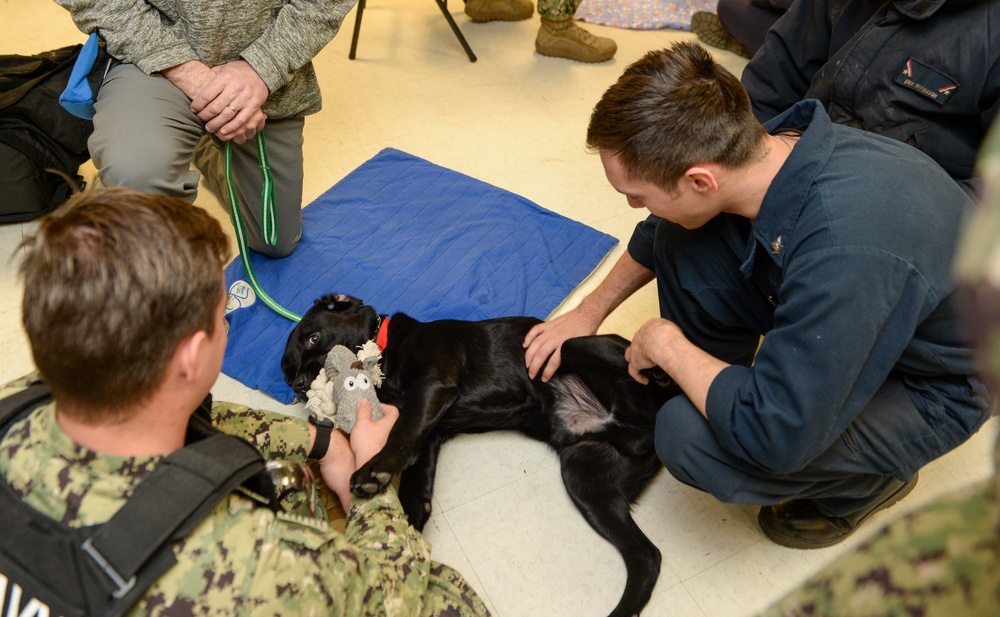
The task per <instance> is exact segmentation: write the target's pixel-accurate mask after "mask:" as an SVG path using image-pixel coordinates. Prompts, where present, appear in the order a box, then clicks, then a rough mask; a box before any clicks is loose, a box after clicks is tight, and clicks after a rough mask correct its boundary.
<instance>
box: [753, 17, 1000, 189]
mask: <svg viewBox="0 0 1000 617" xmlns="http://www.w3.org/2000/svg"><path fill="white" fill-rule="evenodd" d="M997 32H1000V0H893V1H891V2H887V1H886V0H804V1H801V2H795V3H794V4H793V5H792V7H791V8H790V9H789V10H788V12H787V13H785V15H783V16H782V18H781V19H780V20H778V22H777V23H776V24H775V25H774V26H773V27H772V28H771V29H770V30H769V31H768V33H767V35H766V37H765V39H764V46H763V47H761V49H760V51H759V52H758V53H757V54H756V55H755V56H754V58H753V59H752V60H751V61H750V63H749V64H748V65H747V67H746V69H745V70H744V71H743V77H742V82H743V85H744V87H746V90H747V93H748V94H749V95H750V100H751V101H752V102H753V110H754V114H756V116H757V119H759V120H760V121H761V122H766V121H767V120H770V119H771V118H774V117H775V116H777V115H778V114H780V113H782V112H783V111H785V110H786V109H788V108H789V107H791V106H792V105H794V104H795V103H797V102H799V101H802V100H805V99H818V100H820V101H821V102H822V103H823V106H824V107H825V108H826V111H827V113H828V114H829V115H830V117H831V118H833V121H834V122H836V123H837V124H844V125H847V126H853V127H857V128H860V129H864V130H866V131H870V132H872V133H877V134H879V135H885V136H886V137H892V138H893V139H896V140H899V141H902V142H905V143H908V144H910V145H911V146H914V147H916V148H918V149H920V150H923V151H924V152H926V153H927V154H929V155H930V157H931V158H933V159H934V160H935V161H937V162H938V164H939V165H941V166H942V167H944V168H945V170H946V171H947V172H948V173H949V174H951V176H952V177H953V178H955V179H956V180H958V181H960V182H963V183H965V184H967V185H970V186H972V185H973V184H974V183H971V182H970V181H969V179H970V178H972V177H973V169H974V165H975V161H976V152H977V151H978V150H979V144H980V143H981V142H982V140H983V137H984V136H985V135H986V131H987V129H988V128H989V127H990V125H991V124H992V123H993V120H994V119H995V118H996V117H997V112H998V111H1000V37H998V36H997Z"/></svg>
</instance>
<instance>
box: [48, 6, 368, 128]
mask: <svg viewBox="0 0 1000 617" xmlns="http://www.w3.org/2000/svg"><path fill="white" fill-rule="evenodd" d="M355 2H356V0H56V3H57V4H59V5H60V6H62V7H64V8H65V9H67V10H68V11H69V12H70V14H71V15H72V16H73V21H74V22H75V23H76V25H77V27H78V28H79V29H80V30H82V31H83V32H93V31H94V30H99V31H100V34H101V37H102V38H103V39H104V40H105V41H106V42H107V45H108V52H109V53H110V54H111V55H112V56H114V57H115V58H118V59H120V60H122V61H123V62H129V63H132V64H135V65H136V66H137V67H139V68H140V69H141V70H143V71H144V72H146V73H147V74H152V73H156V72H158V71H161V70H163V69H167V68H170V67H172V66H176V65H178V64H182V63H184V62H188V61H190V60H201V61H202V62H204V63H205V64H207V65H208V66H217V65H219V64H223V63H225V62H231V61H233V60H239V59H243V60H246V61H247V62H249V63H250V65H251V66H253V68H254V69H255V70H256V71H257V73H258V74H259V75H260V76H261V78H262V79H263V80H264V83H265V84H267V87H268V88H269V89H270V91H271V94H270V96H269V97H268V99H267V101H266V102H265V103H264V106H263V111H264V113H266V114H267V115H268V116H269V117H272V118H288V117H292V116H302V115H306V114H311V113H315V112H317V111H319V109H320V106H321V104H322V101H321V98H320V92H319V84H318V83H317V81H316V73H315V71H314V70H313V66H312V58H313V57H314V56H315V55H316V54H318V53H319V52H320V50H321V49H323V47H324V46H325V45H326V44H327V43H329V42H330V39H332V38H333V37H334V35H335V34H337V31H338V30H339V29H340V24H341V23H342V22H343V20H344V16H345V15H346V14H347V12H348V11H349V10H351V7H353V6H354V3H355Z"/></svg>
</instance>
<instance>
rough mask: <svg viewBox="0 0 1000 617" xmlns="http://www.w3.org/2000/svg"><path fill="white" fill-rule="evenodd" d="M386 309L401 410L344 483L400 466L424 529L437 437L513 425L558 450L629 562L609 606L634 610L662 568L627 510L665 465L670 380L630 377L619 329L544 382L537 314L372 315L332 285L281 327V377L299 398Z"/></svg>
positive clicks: (580, 498)
mask: <svg viewBox="0 0 1000 617" xmlns="http://www.w3.org/2000/svg"><path fill="white" fill-rule="evenodd" d="M386 319H389V321H388V328H387V330H388V340H387V343H386V345H385V348H384V350H383V352H382V353H383V360H382V362H383V363H382V371H383V372H384V373H385V379H384V381H383V383H382V386H381V387H380V388H379V391H378V396H379V400H381V401H382V402H385V403H389V404H391V405H396V406H397V407H399V410H400V414H399V419H398V420H397V421H396V424H395V426H393V428H392V431H391V432H390V434H389V438H388V442H387V443H386V446H385V448H383V450H382V451H381V452H380V453H379V454H378V455H376V456H375V457H373V458H372V459H371V460H370V461H369V462H368V463H367V464H366V465H365V466H364V467H362V468H361V469H359V470H358V471H357V472H356V473H355V474H354V476H353V477H352V478H351V490H352V491H353V492H354V493H355V494H356V495H360V496H365V495H372V494H375V493H377V492H379V491H381V490H383V489H384V488H385V487H386V485H388V484H389V482H391V481H392V478H393V477H394V476H395V475H396V474H397V473H402V477H401V480H400V488H399V497H400V501H401V502H402V504H403V509H404V511H405V512H406V515H407V517H409V520H410V522H411V523H412V524H413V525H414V527H416V528H417V529H423V526H424V524H425V523H426V522H427V519H428V518H429V517H430V508H431V491H432V489H433V484H434V470H435V466H436V464H437V457H438V452H439V450H440V447H441V444H442V443H443V442H444V441H445V440H446V439H448V438H449V437H452V436H454V435H456V434H458V433H477V432H484V431H492V430H500V429H514V430H518V431H521V432H522V433H524V434H526V435H528V436H529V437H533V438H535V439H538V440H541V441H544V442H546V443H548V444H549V445H551V446H552V447H553V448H555V449H556V451H557V452H558V453H559V460H560V462H561V464H562V477H563V483H564V484H565V486H566V490H567V491H568V492H569V495H570V497H571V498H572V500H573V503H575V504H576V507H577V508H578V509H579V510H580V512H581V513H582V514H583V516H584V518H586V519H587V522H589V523H590V525H591V526H592V527H593V528H594V529H596V530H597V532H598V533H600V534H601V535H602V536H604V538H605V539H607V540H608V541H609V542H611V543H612V544H613V545H614V546H615V547H616V548H617V549H618V550H619V552H620V553H621V555H622V558H623V559H624V560H625V568H626V571H627V575H628V580H627V583H626V586H625V591H624V593H623V594H622V597H621V599H620V600H619V602H618V606H617V607H615V610H614V611H613V612H612V613H611V615H612V616H624V615H635V614H638V613H639V611H640V610H641V609H642V608H643V607H644V606H645V605H646V602H648V601H649V596H650V594H651V593H652V590H653V586H654V584H655V583H656V579H657V577H658V576H659V572H660V551H659V550H658V549H657V548H656V546H655V545H653V543H652V542H650V540H649V538H647V537H646V536H645V534H643V533H642V531H641V530H640V529H639V527H638V525H636V523H635V521H634V520H633V519H632V513H631V504H632V503H633V502H634V501H635V500H636V499H637V498H638V497H639V495H640V494H641V493H642V491H643V490H644V489H645V488H646V486H647V485H648V484H649V482H650V481H651V480H652V479H653V477H654V476H655V475H656V473H657V471H659V469H660V468H661V467H660V463H659V461H658V460H657V458H656V453H655V450H654V446H653V421H654V417H655V412H656V409H658V408H659V406H660V405H661V404H662V403H663V402H664V401H665V400H666V398H667V397H668V396H669V395H670V394H671V390H670V389H669V388H663V387H660V386H656V385H652V386H643V385H641V384H639V383H638V382H636V381H635V380H634V379H632V377H631V376H629V374H628V364H627V363H626V361H625V357H624V352H625V348H626V347H627V346H628V341H627V340H625V339H623V338H621V337H618V336H591V337H584V338H577V339H570V340H568V341H566V343H564V344H563V346H562V363H561V365H560V367H559V370H558V371H557V372H556V374H555V376H554V377H553V378H552V379H551V380H550V381H549V382H548V383H543V382H542V381H541V380H540V379H535V380H531V379H529V378H528V374H527V370H526V369H525V364H524V349H523V348H522V342H523V341H524V337H525V335H526V334H527V333H528V330H530V329H531V328H532V326H534V325H535V324H537V323H539V321H538V320H537V319H534V318H530V317H505V318H500V319H490V320H486V321H478V322H472V321H455V320H441V321H430V322H426V323H424V322H419V321H417V320H415V319H413V318H411V317H409V316H407V315H405V314H402V313H397V314H395V315H392V317H391V318H387V317H385V316H380V315H378V314H377V313H376V311H375V309H373V308H371V307H369V306H366V305H365V304H364V303H363V302H362V301H361V300H359V299H357V298H353V297H351V296H345V295H332V294H328V295H325V296H323V298H321V299H319V300H317V301H316V302H315V304H314V305H313V306H312V307H311V308H310V309H309V310H308V311H307V312H306V314H305V315H303V316H302V321H301V322H300V323H299V324H298V325H297V326H296V327H295V329H293V330H292V332H291V334H290V335H289V337H288V343H287V345H286V347H285V353H284V356H283V357H282V360H281V368H282V371H283V372H284V374H285V380H286V381H287V382H288V383H289V385H291V386H292V388H293V390H295V392H296V393H297V394H298V395H299V396H300V397H302V398H303V399H304V398H305V394H306V392H307V390H308V389H309V386H310V384H311V383H312V381H313V379H315V378H316V376H317V375H318V374H319V371H320V369H321V368H322V367H323V365H324V361H325V359H326V355H327V353H328V352H329V351H330V349H332V348H333V347H334V346H335V345H344V346H346V347H347V348H349V349H357V348H358V347H360V346H361V345H362V344H363V343H364V342H365V341H368V340H372V339H375V337H376V333H377V332H378V331H379V329H380V324H381V323H382V322H383V321H384V320H386Z"/></svg>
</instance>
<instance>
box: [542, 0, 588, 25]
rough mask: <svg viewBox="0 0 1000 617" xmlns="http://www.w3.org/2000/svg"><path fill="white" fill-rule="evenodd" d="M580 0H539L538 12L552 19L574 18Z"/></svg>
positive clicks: (545, 17) (564, 19) (543, 16)
mask: <svg viewBox="0 0 1000 617" xmlns="http://www.w3.org/2000/svg"><path fill="white" fill-rule="evenodd" d="M578 6H580V0H538V14H539V15H540V16H541V17H542V18H543V19H548V20H551V21H566V20H567V19H572V18H573V14H574V13H576V7H578Z"/></svg>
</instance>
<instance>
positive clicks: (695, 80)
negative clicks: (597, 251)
mask: <svg viewBox="0 0 1000 617" xmlns="http://www.w3.org/2000/svg"><path fill="white" fill-rule="evenodd" d="M765 135H766V133H765V131H764V127H762V126H761V124H760V122H758V121H757V119H756V118H755V117H754V115H753V113H752V111H751V108H750V98H749V97H748V96H747V93H746V90H744V89H743V85H742V84H740V81H739V80H738V79H736V77H735V76H734V75H733V74H732V73H730V72H729V71H727V70H726V69H725V68H723V67H722V66H720V65H719V64H718V63H716V62H715V60H713V59H712V56H711V55H710V54H709V53H708V52H707V51H705V49H704V48H702V47H701V46H700V45H697V44H694V43H678V44H675V45H674V46H673V47H671V48H669V49H663V50H659V51H652V52H650V53H648V54H646V55H645V56H644V57H643V58H641V59H640V60H638V61H637V62H635V63H634V64H632V65H631V66H629V67H628V68H627V69H625V72H624V73H623V74H622V76H621V77H620V78H618V81H617V82H616V83H615V84H614V85H613V86H611V87H610V88H608V90H607V91H606V92H605V93H604V96H602V97H601V100H600V101H599V102H598V103H597V106H596V107H595V108H594V112H593V114H592V115H591V117H590V126H589V127H588V129H587V145H588V146H590V147H591V148H594V149H597V150H603V151H607V152H610V153H613V154H616V155H617V156H618V159H619V161H620V162H621V164H622V167H623V169H624V170H625V172H626V173H627V174H628V175H629V177H631V178H633V179H637V180H642V181H645V182H651V183H653V184H655V185H657V186H658V187H660V188H662V189H664V190H667V191H672V190H674V189H675V188H676V186H677V181H678V180H680V179H681V178H682V177H683V176H684V173H685V172H686V171H687V170H688V169H690V168H691V167H693V166H696V165H698V164H704V163H717V164H720V165H722V166H724V167H727V168H730V169H736V168H739V167H742V166H744V165H746V164H748V163H750V162H752V161H754V160H757V159H759V157H761V156H762V155H763V149H762V144H763V141H764V138H765Z"/></svg>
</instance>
